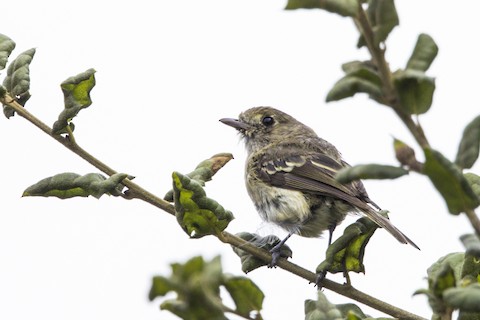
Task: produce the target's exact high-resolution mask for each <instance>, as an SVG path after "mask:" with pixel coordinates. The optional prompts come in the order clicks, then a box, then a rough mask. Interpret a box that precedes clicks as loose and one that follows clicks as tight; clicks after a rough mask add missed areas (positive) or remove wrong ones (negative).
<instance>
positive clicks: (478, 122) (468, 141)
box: [455, 116, 480, 169]
mask: <svg viewBox="0 0 480 320" xmlns="http://www.w3.org/2000/svg"><path fill="white" fill-rule="evenodd" d="M479 146H480V116H477V117H476V118H475V119H473V120H472V122H470V123H469V124H468V125H467V126H466V127H465V129H464V130H463V135H462V140H461V141H460V144H459V146H458V151H457V157H456V159H455V164H457V165H458V166H459V167H460V168H461V169H470V168H471V167H472V166H473V164H474V163H475V161H477V159H478V153H479Z"/></svg>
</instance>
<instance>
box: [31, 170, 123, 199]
mask: <svg viewBox="0 0 480 320" xmlns="http://www.w3.org/2000/svg"><path fill="white" fill-rule="evenodd" d="M127 177H128V175H127V174H125V173H116V174H113V175H112V176H110V177H109V178H108V179H107V178H105V176H103V175H101V174H98V173H89V174H86V175H84V176H80V175H79V174H76V173H72V172H65V173H60V174H57V175H54V176H52V177H48V178H45V179H42V180H40V181H39V182H37V183H36V184H34V185H32V186H30V187H28V188H27V189H26V190H25V191H24V192H23V195H22V196H23V197H32V196H41V197H57V198H60V199H68V198H72V197H88V196H93V197H95V198H97V199H98V198H100V197H101V196H102V195H104V194H108V195H114V196H118V195H120V194H121V190H122V189H123V187H124V186H123V185H122V184H121V182H122V181H123V179H125V178H127Z"/></svg>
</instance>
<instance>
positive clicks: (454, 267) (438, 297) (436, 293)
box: [414, 252, 465, 319]
mask: <svg viewBox="0 0 480 320" xmlns="http://www.w3.org/2000/svg"><path fill="white" fill-rule="evenodd" d="M464 258H465V255H464V254H463V253H462V252H456V253H450V254H447V255H446V256H443V257H441V258H440V259H438V260H437V261H436V262H435V263H433V264H432V265H431V266H430V267H429V268H428V269H427V275H428V289H420V290H417V291H415V293H414V294H425V295H426V296H427V298H428V303H429V304H430V307H431V308H432V310H433V313H434V317H432V319H436V318H438V316H439V315H441V314H443V313H444V312H445V309H446V305H445V302H444V301H443V298H442V295H443V292H444V291H445V290H446V289H448V288H451V287H454V286H456V284H457V283H459V282H460V279H461V275H462V268H463V262H464ZM452 271H453V273H452ZM452 275H453V279H452Z"/></svg>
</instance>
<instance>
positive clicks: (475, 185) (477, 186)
mask: <svg viewBox="0 0 480 320" xmlns="http://www.w3.org/2000/svg"><path fill="white" fill-rule="evenodd" d="M463 176H464V177H465V179H467V181H468V184H469V185H470V188H472V191H473V193H475V194H476V195H477V198H479V199H480V177H479V176H477V175H476V174H474V173H471V172H467V173H464V174H463Z"/></svg>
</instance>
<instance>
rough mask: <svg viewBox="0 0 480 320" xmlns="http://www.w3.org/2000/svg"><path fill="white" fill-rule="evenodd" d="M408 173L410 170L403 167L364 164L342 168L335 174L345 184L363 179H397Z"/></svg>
mask: <svg viewBox="0 0 480 320" xmlns="http://www.w3.org/2000/svg"><path fill="white" fill-rule="evenodd" d="M406 174H408V171H407V170H405V169H403V168H401V167H394V166H388V165H381V164H363V165H357V166H353V167H348V168H343V169H341V170H340V171H338V172H337V174H336V175H335V179H336V180H337V181H338V182H340V183H343V184H345V183H350V182H352V181H355V180H361V179H396V178H399V177H401V176H404V175H406Z"/></svg>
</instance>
